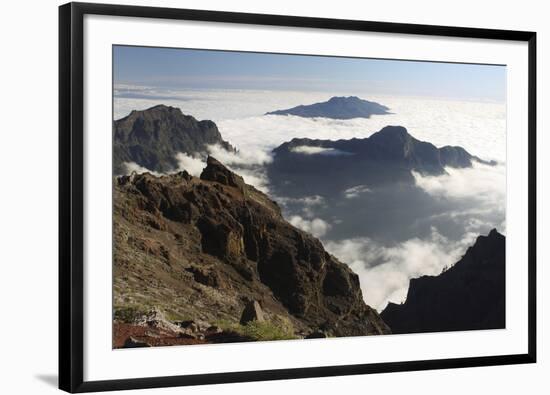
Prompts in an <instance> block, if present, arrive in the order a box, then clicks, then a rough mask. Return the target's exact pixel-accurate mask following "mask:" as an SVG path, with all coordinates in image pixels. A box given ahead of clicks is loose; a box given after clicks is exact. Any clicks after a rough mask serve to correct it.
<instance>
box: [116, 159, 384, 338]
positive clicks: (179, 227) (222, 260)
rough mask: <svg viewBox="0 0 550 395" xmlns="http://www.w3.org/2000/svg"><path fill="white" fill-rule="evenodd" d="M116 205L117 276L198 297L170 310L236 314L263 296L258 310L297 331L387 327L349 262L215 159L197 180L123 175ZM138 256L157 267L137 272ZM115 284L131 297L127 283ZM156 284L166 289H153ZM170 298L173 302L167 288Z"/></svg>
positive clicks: (359, 331) (236, 317) (213, 316)
mask: <svg viewBox="0 0 550 395" xmlns="http://www.w3.org/2000/svg"><path fill="white" fill-rule="evenodd" d="M114 211H115V222H114V223H115V270H116V272H115V282H117V281H119V282H123V281H124V280H123V278H124V277H123V276H128V275H132V276H133V277H134V278H135V280H134V281H136V282H137V283H138V284H140V285H141V288H148V287H149V283H153V284H157V283H159V278H161V279H162V282H161V283H162V286H163V287H166V294H167V295H173V294H174V293H176V294H177V293H179V294H180V295H182V294H181V293H180V292H183V291H180V289H184V290H185V292H186V293H185V294H184V295H185V296H184V297H185V299H187V300H194V301H200V305H199V304H197V303H189V304H178V305H176V306H170V309H175V310H177V311H178V312H180V313H182V314H185V315H188V316H190V317H197V316H201V317H205V318H206V319H208V320H211V321H215V320H218V319H219V318H220V317H233V321H234V322H239V321H240V318H241V317H240V315H241V313H242V310H240V309H241V308H242V307H240V306H242V298H243V297H245V298H246V299H247V300H261V301H262V310H265V311H266V312H267V313H270V314H271V313H273V314H277V315H279V316H282V317H285V319H287V320H288V321H289V322H291V323H292V325H293V327H294V328H295V329H296V331H297V332H298V331H304V333H310V332H311V331H312V330H313V329H315V328H319V327H320V326H321V325H325V326H326V328H325V329H324V330H326V331H327V332H330V333H331V335H334V336H349V335H357V336H359V335H366V334H380V333H388V332H389V329H388V328H387V326H386V325H385V324H384V323H383V321H382V320H381V319H380V318H379V317H378V314H377V313H376V311H375V310H373V309H371V308H370V307H369V306H367V305H366V304H365V303H364V301H363V297H362V293H361V289H360V287H359V281H358V277H357V275H356V274H355V273H353V271H352V270H351V269H350V268H349V267H348V266H347V265H345V264H343V263H341V262H339V261H338V260H337V259H336V258H335V257H333V256H331V255H330V254H328V253H327V252H326V251H325V250H324V248H323V246H322V244H321V242H320V241H319V240H318V239H316V238H315V237H313V236H311V235H310V234H308V233H306V232H303V231H301V230H299V229H297V228H295V227H294V226H292V225H291V224H290V223H288V222H287V221H286V220H285V219H284V218H283V216H282V214H281V210H280V207H279V206H278V205H277V204H276V203H275V202H273V201H272V200H271V199H269V198H268V197H267V196H266V195H265V194H263V193H262V192H260V191H258V190H256V189H255V188H253V187H251V186H249V185H246V184H244V182H243V181H242V178H241V177H239V176H238V175H236V174H234V173H233V172H231V171H230V170H229V169H227V168H226V167H224V166H223V165H222V164H221V163H220V162H219V161H217V160H215V159H213V158H210V160H208V164H207V167H206V168H205V169H204V171H203V174H202V175H201V178H200V179H199V178H196V177H191V178H189V177H182V176H181V175H178V174H173V175H168V176H162V177H156V176H154V175H152V174H138V175H134V176H133V177H132V179H130V178H129V177H127V178H125V181H124V182H118V183H116V185H115V210H114ZM148 215H156V216H158V217H159V218H160V219H161V220H163V221H165V223H166V230H156V229H153V228H151V227H150V226H148V225H145V224H144V222H143V221H142V220H141V219H142V218H143V217H144V216H148ZM125 227H131V229H132V231H131V233H132V234H140V233H141V234H143V235H147V236H146V237H147V238H152V239H155V240H158V241H159V242H161V243H162V244H163V245H165V246H166V247H167V248H168V249H169V251H170V254H171V259H170V262H171V266H170V267H169V268H166V265H164V266H161V263H163V261H162V258H161V257H152V256H151V255H147V254H144V253H143V251H142V250H137V249H135V247H134V246H133V245H131V244H130V243H128V238H127V237H126V236H124V232H127V230H125V229H126V228H125ZM175 235H177V237H176V236H175ZM130 258H131V259H130ZM142 260H143V261H144V262H147V267H150V266H151V265H156V266H153V267H154V270H151V271H148V272H147V274H148V275H149V273H151V274H150V275H149V276H152V277H144V276H145V275H144V273H143V266H141V265H138V263H139V262H141V261H142ZM129 268H131V269H129ZM148 270H149V269H148ZM157 273H159V274H158V276H159V277H156V276H157ZM184 273H185V274H190V275H185V274H184ZM198 284H200V285H201V286H200V287H198V286H197V285H198ZM204 285H208V289H205V288H207V287H204ZM141 288H137V290H136V291H135V292H136V293H137V294H139V295H142V294H143V292H145V291H143V290H142V289H141ZM117 289H120V290H122V291H117V292H119V294H120V293H121V292H122V295H124V296H125V297H127V296H128V295H127V293H128V292H129V291H127V289H128V286H127V282H123V285H121V287H120V288H115V290H117ZM124 292H126V293H124ZM158 292H164V291H163V288H159V287H158V286H155V287H154V288H152V289H151V293H153V294H156V293H158ZM117 295H118V294H117ZM189 295H192V298H191V297H190V296H189ZM115 297H117V296H115ZM167 298H168V300H169V301H170V303H172V301H173V296H167ZM180 299H182V296H180ZM159 300H160V301H162V300H164V299H159ZM155 303H157V302H155ZM159 303H162V302H159ZM164 303H167V302H164ZM180 330H181V328H180Z"/></svg>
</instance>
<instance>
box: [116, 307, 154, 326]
mask: <svg viewBox="0 0 550 395" xmlns="http://www.w3.org/2000/svg"><path fill="white" fill-rule="evenodd" d="M114 311H115V320H116V321H120V322H124V323H127V324H131V323H133V322H135V320H136V319H138V318H139V317H141V316H142V315H144V314H145V313H147V311H148V310H147V308H145V307H144V306H115V308H114Z"/></svg>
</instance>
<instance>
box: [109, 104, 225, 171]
mask: <svg viewBox="0 0 550 395" xmlns="http://www.w3.org/2000/svg"><path fill="white" fill-rule="evenodd" d="M113 128H114V134H113V171H114V174H126V168H125V166H124V162H135V163H137V164H138V165H140V166H143V167H145V168H147V169H149V170H153V171H158V172H167V171H171V170H174V169H177V167H178V163H177V160H176V154H177V153H178V152H182V153H186V154H188V155H191V156H194V155H197V154H201V155H204V156H205V155H206V154H207V146H208V145H213V144H219V145H221V146H222V147H224V148H225V149H227V150H233V147H231V145H230V144H229V143H228V142H226V141H224V140H223V139H222V136H221V134H220V132H219V131H218V128H217V127H216V124H215V123H214V122H212V121H197V120H196V119H195V118H193V117H192V116H189V115H184V114H183V113H182V112H181V110H180V109H179V108H175V107H169V106H165V105H158V106H155V107H151V108H149V109H147V110H143V111H132V112H131V113H130V114H129V115H128V116H127V117H125V118H122V119H119V120H117V121H115V122H114V126H113Z"/></svg>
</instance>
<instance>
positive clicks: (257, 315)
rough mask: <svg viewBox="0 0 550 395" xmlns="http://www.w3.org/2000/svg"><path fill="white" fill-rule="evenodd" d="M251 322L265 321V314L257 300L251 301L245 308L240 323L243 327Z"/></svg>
mask: <svg viewBox="0 0 550 395" xmlns="http://www.w3.org/2000/svg"><path fill="white" fill-rule="evenodd" d="M250 321H258V322H264V321H265V318H264V312H263V311H262V308H261V307H260V304H259V303H258V302H257V301H255V300H253V301H250V302H249V303H248V304H247V305H246V307H245V308H244V310H243V313H242V315H241V320H240V323H241V325H246V324H247V323H249V322H250Z"/></svg>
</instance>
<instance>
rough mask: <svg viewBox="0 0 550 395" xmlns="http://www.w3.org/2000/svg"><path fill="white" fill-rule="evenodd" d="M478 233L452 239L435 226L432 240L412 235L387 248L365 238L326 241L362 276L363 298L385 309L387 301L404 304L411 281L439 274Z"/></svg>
mask: <svg viewBox="0 0 550 395" xmlns="http://www.w3.org/2000/svg"><path fill="white" fill-rule="evenodd" d="M476 236H477V234H475V233H467V234H465V235H464V237H463V238H462V240H460V241H458V242H453V241H450V240H448V239H447V238H445V237H443V236H442V235H441V234H440V233H439V232H438V231H437V229H436V228H432V233H431V236H430V238H429V239H425V240H421V239H419V238H412V239H409V240H407V241H405V242H403V243H400V244H397V245H395V246H391V247H386V246H383V245H381V244H379V243H377V242H375V241H374V240H372V239H370V238H367V237H363V238H353V239H347V240H342V241H328V242H325V243H324V245H325V248H326V249H327V250H328V251H329V252H330V253H331V254H333V255H334V256H336V257H337V258H338V259H339V260H341V261H342V262H346V263H347V264H348V265H349V266H350V267H351V269H352V270H353V271H354V272H355V273H357V274H358V275H359V278H360V283H361V290H362V292H363V299H364V300H365V302H366V303H367V304H368V305H370V306H372V307H374V308H375V309H377V310H378V311H379V312H380V311H382V310H383V309H384V308H385V307H386V305H387V303H388V302H390V301H391V302H395V303H401V302H403V301H404V300H405V298H406V296H407V291H408V289H409V281H410V280H411V279H412V278H416V277H420V276H422V275H438V274H440V273H441V272H442V271H443V269H444V268H448V267H450V266H452V265H453V264H454V263H456V262H457V261H458V260H459V259H460V257H461V255H462V254H464V252H465V251H466V249H467V247H468V246H469V245H470V244H472V243H473V241H474V240H475V237H476Z"/></svg>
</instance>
